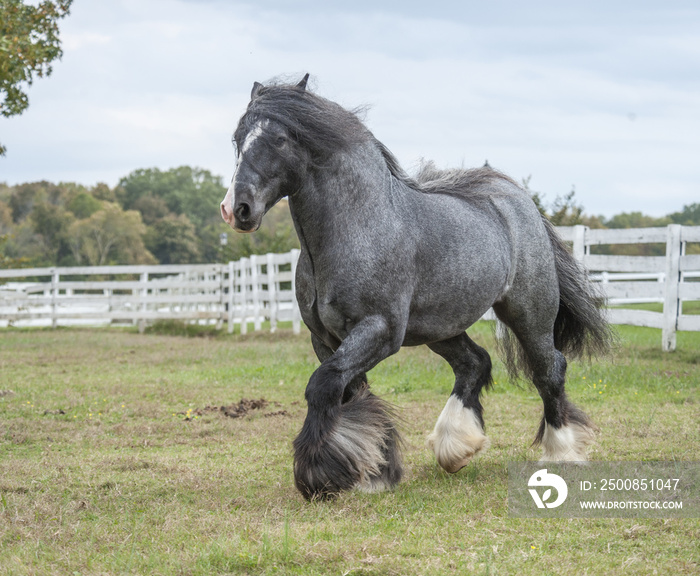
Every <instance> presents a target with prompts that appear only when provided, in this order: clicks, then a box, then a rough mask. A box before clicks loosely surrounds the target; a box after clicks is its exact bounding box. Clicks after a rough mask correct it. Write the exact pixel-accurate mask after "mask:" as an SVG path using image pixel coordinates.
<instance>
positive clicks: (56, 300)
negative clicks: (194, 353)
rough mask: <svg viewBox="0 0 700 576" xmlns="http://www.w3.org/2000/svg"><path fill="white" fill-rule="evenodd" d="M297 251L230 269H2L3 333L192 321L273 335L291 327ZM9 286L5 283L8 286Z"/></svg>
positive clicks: (295, 320) (297, 320)
mask: <svg viewBox="0 0 700 576" xmlns="http://www.w3.org/2000/svg"><path fill="white" fill-rule="evenodd" d="M298 257H299V251H298V250H292V251H291V252H289V253H287V254H267V255H265V256H251V257H250V258H243V259H242V260H239V261H237V262H229V263H228V264H197V265H164V266H96V267H72V268H26V269H20V270H0V327H2V326H8V325H13V326H32V325H33V326H54V327H56V326H59V325H68V324H70V325H75V324H89V325H99V324H113V323H114V324H120V323H122V324H123V323H128V324H137V325H138V326H139V329H140V330H143V329H144V328H145V325H146V323H147V322H153V321H155V320H161V319H162V320H171V319H177V320H185V321H196V322H199V323H214V324H217V325H218V326H219V327H221V326H222V325H223V323H224V322H226V323H227V324H228V330H229V332H233V329H234V325H235V324H239V325H240V331H241V333H243V334H245V333H246V332H247V331H248V324H249V323H250V324H253V326H254V329H255V330H260V329H261V326H262V323H263V322H265V321H269V322H270V326H271V329H272V330H273V331H274V330H275V329H276V328H277V323H278V322H281V321H291V322H292V326H293V329H294V331H295V332H297V333H298V332H299V331H300V327H301V315H300V314H299V307H298V306H297V303H296V298H295V297H294V289H295V280H294V277H295V272H296V263H297V260H298ZM3 282H4V283H3Z"/></svg>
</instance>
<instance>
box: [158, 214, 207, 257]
mask: <svg viewBox="0 0 700 576" xmlns="http://www.w3.org/2000/svg"><path fill="white" fill-rule="evenodd" d="M144 242H145V244H146V248H148V250H149V251H150V252H151V253H152V254H153V255H154V256H155V257H156V258H157V259H158V262H160V263H161V264H191V263H193V262H197V261H199V258H200V255H199V248H198V246H197V236H195V233H194V226H193V225H192V222H190V220H189V218H187V216H185V215H184V214H180V215H179V216H173V215H170V216H167V217H166V218H161V219H160V220H158V221H157V222H155V223H154V224H153V225H152V226H149V227H148V230H147V231H146V235H145V236H144Z"/></svg>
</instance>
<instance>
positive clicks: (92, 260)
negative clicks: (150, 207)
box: [69, 202, 156, 266]
mask: <svg viewBox="0 0 700 576" xmlns="http://www.w3.org/2000/svg"><path fill="white" fill-rule="evenodd" d="M145 232H146V227H145V226H144V224H143V222H142V220H141V215H140V214H139V213H138V212H136V211H135V210H126V211H124V210H122V209H121V208H120V207H119V205H117V204H113V203H110V202H105V203H104V207H103V208H102V210H100V211H99V212H95V213H94V214H93V215H92V216H90V217H89V218H86V219H85V220H78V221H76V222H74V223H73V224H72V225H71V227H70V230H69V243H70V247H71V250H72V252H73V256H74V257H75V260H76V262H77V263H79V264H82V263H84V264H88V265H90V266H102V265H105V264H155V263H156V259H155V258H154V257H153V254H151V253H150V252H149V251H148V250H147V249H146V247H145V245H144V243H143V235H144V234H145Z"/></svg>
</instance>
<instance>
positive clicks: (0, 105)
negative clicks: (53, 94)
mask: <svg viewBox="0 0 700 576" xmlns="http://www.w3.org/2000/svg"><path fill="white" fill-rule="evenodd" d="M72 1H73V0H44V1H43V2H40V3H39V4H38V5H36V6H32V5H31V4H25V3H24V2H23V1H22V0H0V114H2V115H3V116H5V117H10V116H16V115H18V114H21V113H22V112H24V111H25V110H26V109H27V107H28V106H29V98H28V96H27V94H26V92H25V90H26V86H29V85H31V84H32V82H33V81H34V76H38V77H39V78H41V77H43V76H49V75H50V74H51V72H52V68H51V63H52V62H53V61H54V60H56V59H57V58H60V57H61V55H62V54H63V52H62V50H61V42H60V39H59V37H58V20H60V19H61V18H63V17H64V16H66V15H67V14H68V13H69V10H70V5H71V3H72ZM5 150H6V149H5V147H4V146H3V145H2V144H0V155H4V154H5Z"/></svg>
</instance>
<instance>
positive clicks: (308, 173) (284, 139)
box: [221, 75, 610, 499]
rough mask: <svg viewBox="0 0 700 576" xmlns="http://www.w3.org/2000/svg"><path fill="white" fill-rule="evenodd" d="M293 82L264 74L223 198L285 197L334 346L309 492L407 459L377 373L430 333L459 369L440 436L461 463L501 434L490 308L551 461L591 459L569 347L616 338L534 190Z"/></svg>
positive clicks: (303, 439)
mask: <svg viewBox="0 0 700 576" xmlns="http://www.w3.org/2000/svg"><path fill="white" fill-rule="evenodd" d="M307 78H308V75H307V76H306V77H304V79H303V80H302V81H301V82H299V83H298V84H296V85H283V84H270V85H267V86H263V85H261V84H259V83H257V82H256V83H255V85H254V87H253V91H252V94H251V100H250V103H249V104H248V108H247V110H246V112H245V114H244V115H243V117H242V118H241V120H240V122H239V124H238V127H237V128H236V132H235V134H234V140H235V145H236V148H237V153H238V163H237V166H236V171H235V174H234V176H233V181H232V183H231V186H230V188H229V190H228V193H227V194H226V197H225V198H224V201H223V202H222V203H221V214H222V216H223V218H224V220H225V221H226V222H228V223H229V224H230V225H231V226H232V227H233V228H234V230H237V231H238V232H254V231H255V230H257V229H258V227H259V226H260V222H261V220H262V218H263V216H264V215H265V213H266V212H267V211H268V210H269V209H270V208H271V207H272V206H273V205H274V204H275V203H276V202H278V201H279V200H280V199H281V198H283V197H285V196H287V197H288V198H289V207H290V209H291V214H292V218H293V220H294V225H295V227H296V231H297V234H298V235H299V240H300V243H301V256H300V259H299V264H298V269H297V298H298V301H299V306H300V308H301V314H302V317H303V320H304V322H305V323H306V325H307V326H308V328H309V330H310V331H311V340H312V343H313V347H314V350H315V352H316V354H317V356H318V358H319V360H320V361H321V365H320V367H319V368H318V369H317V370H316V371H315V372H314V373H313V374H312V376H311V378H310V380H309V383H308V386H307V388H306V401H307V403H308V413H307V416H306V420H305V422H304V425H303V427H302V430H301V432H300V433H299V436H298V437H297V438H296V439H295V441H294V451H295V455H294V476H295V483H296V486H297V488H298V489H299V490H300V491H301V493H302V494H303V495H304V496H305V497H306V498H309V499H311V498H318V497H327V496H332V495H334V494H337V493H339V492H340V491H342V490H348V489H351V488H353V487H359V488H361V489H365V490H381V489H384V488H387V487H392V486H394V485H396V483H398V482H399V480H400V479H401V475H402V465H401V458H400V439H399V436H398V433H397V430H396V427H395V425H394V422H393V420H392V411H391V409H390V408H389V407H388V405H387V404H386V403H384V402H383V401H382V400H380V399H379V398H377V397H376V396H374V395H373V394H372V393H371V392H370V391H369V386H368V384H367V377H366V373H367V371H369V370H370V369H371V368H373V367H374V366H375V365H377V364H378V363H379V362H381V361H382V360H383V359H385V358H386V357H388V356H390V355H391V354H394V353H395V352H397V351H398V350H399V348H400V347H401V346H417V345H419V344H426V345H428V346H429V347H430V349H431V350H433V351H434V352H436V353H437V354H439V355H440V356H442V357H443V358H444V359H445V360H446V361H447V362H448V363H449V364H450V366H451V367H452V369H453V370H454V373H455V385H454V389H453V390H452V394H451V395H450V397H449V399H448V400H447V404H446V405H445V408H444V410H443V411H442V413H441V414H440V416H439V418H438V420H437V423H436V424H435V429H434V430H433V432H432V433H431V434H430V436H429V438H428V442H429V444H430V446H431V447H432V449H433V451H434V452H435V456H436V458H437V461H438V463H439V464H440V466H442V467H443V468H444V469H445V470H447V471H448V472H456V471H457V470H459V469H460V468H462V467H463V466H465V465H466V464H467V463H468V462H469V460H470V459H471V458H472V457H473V456H474V455H475V454H476V453H477V452H479V451H480V450H482V449H484V448H485V447H486V446H487V445H488V440H487V438H486V436H485V435H484V420H483V416H482V406H481V403H480V401H479V395H480V393H481V391H482V389H483V388H484V387H485V386H488V385H489V384H490V382H491V359H490V357H489V355H488V353H487V352H486V350H484V349H483V348H481V347H480V346H478V345H477V344H475V343H474V341H473V340H471V339H470V338H469V336H467V334H466V332H465V330H466V329H467V328H469V326H471V325H472V324H473V323H474V322H476V321H477V320H478V319H479V318H481V316H482V315H483V314H484V313H485V312H486V311H487V310H488V309H489V308H490V307H493V309H494V311H495V313H496V315H497V316H498V318H499V320H500V321H501V322H502V323H503V324H505V326H506V327H507V331H506V336H505V337H504V338H502V339H501V342H502V344H503V347H504V349H505V357H506V360H507V362H508V365H509V367H510V368H511V370H515V371H517V370H518V369H522V370H523V371H524V372H525V373H526V375H527V376H529V377H530V378H531V379H532V381H533V382H534V385H535V387H536V388H537V390H538V392H539V393H540V396H541V397H542V402H543V404H544V417H543V419H542V422H541V424H540V428H539V432H537V435H536V439H535V440H536V442H539V443H540V444H541V445H542V447H543V449H544V454H543V460H585V459H586V445H587V444H588V443H590V441H591V440H592V437H593V432H592V428H593V425H592V424H590V422H589V420H588V418H587V416H586V415H585V414H584V413H583V412H582V411H581V410H579V409H577V408H576V407H575V406H574V405H573V404H571V403H570V402H569V401H568V399H567V397H566V394H565V392H564V380H565V373H566V360H565V359H564V354H565V353H566V354H571V355H581V354H583V353H588V354H591V353H597V352H600V351H603V350H605V349H606V348H607V346H608V344H609V340H610V332H609V328H608V326H607V324H606V322H605V320H604V317H603V316H602V314H601V311H600V309H599V304H600V301H599V299H598V298H597V296H596V293H595V291H594V290H593V289H592V287H591V285H590V283H589V282H588V280H587V279H586V276H585V274H584V272H583V271H582V270H581V269H580V268H579V267H578V265H577V264H576V262H575V261H574V259H573V258H572V257H571V256H570V255H569V253H568V252H567V251H566V249H565V247H564V245H563V244H562V242H561V240H559V239H558V237H557V235H556V233H555V231H554V229H553V228H552V226H551V225H550V224H549V223H548V222H547V221H546V220H545V219H544V218H543V217H542V216H541V215H540V213H539V212H538V210H537V208H536V207H535V204H534V203H533V202H532V200H531V198H530V197H529V196H528V194H527V193H526V192H525V191H523V190H522V189H521V188H520V187H519V186H518V185H517V184H516V183H515V182H514V181H513V180H511V179H510V178H508V177H507V176H505V175H503V174H501V173H499V172H497V171H495V170H492V169H491V168H489V167H483V168H479V169H475V170H449V171H442V170H437V169H435V167H434V166H433V165H431V164H428V165H427V166H424V167H423V168H422V169H421V171H420V173H419V174H418V175H417V176H416V177H415V178H409V177H408V176H407V175H406V174H405V173H404V172H403V171H402V170H401V168H400V167H399V165H398V162H397V161H396V159H395V157H394V156H393V155H392V154H391V153H390V152H389V150H387V148H386V147H384V145H383V144H382V143H381V142H379V141H378V140H377V139H376V138H375V137H374V136H373V135H372V134H371V133H370V132H369V130H367V128H366V127H365V126H364V125H363V124H362V122H361V121H360V120H359V119H358V117H357V116H356V115H355V114H354V113H352V112H349V111H347V110H345V109H344V108H342V107H341V106H339V105H338V104H335V103H333V102H330V101H328V100H326V99H324V98H321V97H319V96H317V95H315V94H313V93H311V92H310V91H308V90H307V89H306V81H307Z"/></svg>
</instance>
